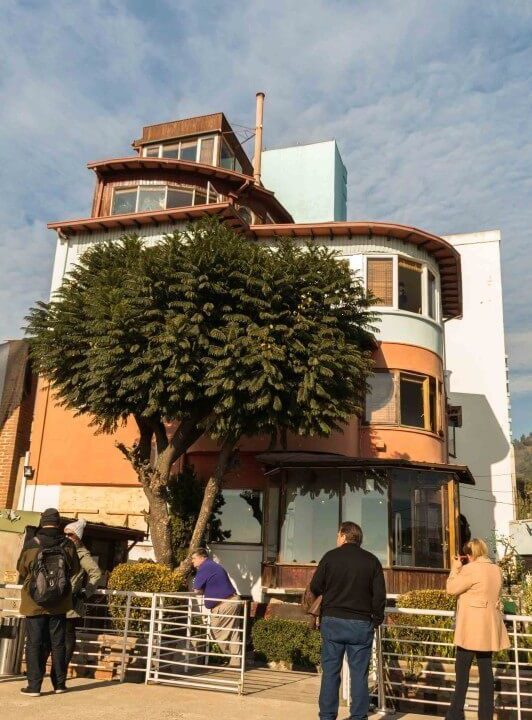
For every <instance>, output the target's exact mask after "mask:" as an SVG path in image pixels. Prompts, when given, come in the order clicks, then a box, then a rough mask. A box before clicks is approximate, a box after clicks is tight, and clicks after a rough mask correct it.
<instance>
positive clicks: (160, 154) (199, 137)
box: [142, 133, 219, 167]
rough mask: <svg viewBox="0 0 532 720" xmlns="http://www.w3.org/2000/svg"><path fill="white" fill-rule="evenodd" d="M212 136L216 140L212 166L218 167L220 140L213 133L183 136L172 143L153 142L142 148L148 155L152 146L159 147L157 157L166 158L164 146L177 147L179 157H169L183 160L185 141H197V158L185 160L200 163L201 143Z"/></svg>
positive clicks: (144, 154)
mask: <svg viewBox="0 0 532 720" xmlns="http://www.w3.org/2000/svg"><path fill="white" fill-rule="evenodd" d="M211 138H212V139H213V140H214V144H213V150H212V166H213V167H217V165H218V166H219V142H218V139H219V135H217V134H212V133H211V134H210V135H197V136H195V137H194V136H193V137H191V138H189V139H187V138H183V139H182V140H177V141H176V142H171V143H153V144H152V145H145V146H144V147H143V148H142V157H148V155H147V151H148V150H149V149H150V148H154V147H157V148H158V154H157V157H158V158H163V159H164V156H163V148H164V147H177V158H169V159H170V160H171V159H175V160H181V145H182V144H183V143H192V142H195V143H196V159H195V160H185V161H184V162H197V163H199V161H200V155H201V143H202V141H203V140H210V139H211ZM152 157H155V156H152ZM217 160H218V163H217ZM203 164H205V163H203ZM208 164H210V163H208Z"/></svg>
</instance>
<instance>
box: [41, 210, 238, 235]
mask: <svg viewBox="0 0 532 720" xmlns="http://www.w3.org/2000/svg"><path fill="white" fill-rule="evenodd" d="M206 215H219V216H220V217H221V218H222V220H223V221H224V222H225V223H227V224H228V225H229V226H230V227H232V228H234V229H239V230H242V231H244V232H249V226H248V225H247V224H246V222H245V221H244V220H243V219H242V218H241V217H240V215H239V214H238V212H237V210H236V208H235V206H234V205H231V204H230V203H218V204H217V205H191V206H190V207H182V208H174V209H171V210H149V211H147V212H142V213H128V214H126V215H108V216H106V217H94V218H83V219H81V220H61V221H59V222H52V223H48V228H49V229H50V230H57V231H58V232H61V233H62V234H64V235H67V236H70V235H77V234H79V233H95V232H101V231H102V230H117V229H118V230H133V231H134V230H138V229H139V228H142V227H145V226H147V225H167V224H168V223H172V222H179V221H185V222H189V221H193V220H198V219H199V218H202V217H205V216H206Z"/></svg>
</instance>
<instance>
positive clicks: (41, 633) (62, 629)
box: [26, 615, 66, 692]
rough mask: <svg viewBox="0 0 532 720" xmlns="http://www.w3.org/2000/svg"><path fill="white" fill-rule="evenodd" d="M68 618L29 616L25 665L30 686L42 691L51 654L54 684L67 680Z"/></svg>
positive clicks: (27, 619) (61, 684)
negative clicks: (66, 643) (66, 645)
mask: <svg viewBox="0 0 532 720" xmlns="http://www.w3.org/2000/svg"><path fill="white" fill-rule="evenodd" d="M65 639H66V617H65V616H64V615H36V616H35V617H27V618H26V666H27V672H26V675H27V678H28V687H29V689H30V690H32V691H33V692H40V691H41V685H42V681H43V678H44V674H45V672H46V660H47V658H48V655H49V654H50V652H51V654H52V673H51V674H52V678H53V682H54V687H63V686H64V684H65V681H66V655H65Z"/></svg>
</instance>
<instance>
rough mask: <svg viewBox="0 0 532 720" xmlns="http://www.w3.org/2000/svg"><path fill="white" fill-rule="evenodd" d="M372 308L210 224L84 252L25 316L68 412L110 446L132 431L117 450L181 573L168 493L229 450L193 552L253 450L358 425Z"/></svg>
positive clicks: (346, 285)
mask: <svg viewBox="0 0 532 720" xmlns="http://www.w3.org/2000/svg"><path fill="white" fill-rule="evenodd" d="M372 320H373V315H372V313H371V308H370V303H369V301H368V299H367V298H366V297H365V295H364V292H363V290H362V288H361V285H360V283H359V281H358V279H357V278H356V277H355V276H354V275H353V273H352V272H351V271H350V270H349V267H348V265H347V263H345V262H342V261H340V260H338V258H337V257H336V256H335V255H334V253H332V252H330V251H328V250H326V249H324V248H320V247H314V246H309V247H306V248H298V247H296V246H295V245H293V244H291V243H289V242H283V243H281V244H279V245H278V246H277V247H275V248H267V247H265V246H262V245H260V244H258V243H253V242H250V241H249V240H247V239H246V238H245V237H244V236H243V235H240V234H236V233H235V232H233V231H232V230H230V229H229V228H228V227H226V226H225V225H223V224H221V223H219V222H218V221H217V220H213V219H207V220H204V221H202V222H199V223H196V224H194V225H191V226H189V227H188V228H187V229H185V230H184V231H182V232H176V233H175V234H173V235H170V236H168V237H166V238H165V239H164V240H163V241H162V242H160V243H158V244H156V245H153V246H148V245H147V244H146V243H144V242H142V241H141V240H139V239H138V238H136V237H124V238H123V239H122V240H121V241H119V242H115V243H112V242H107V243H103V244H99V245H96V246H94V247H92V248H91V249H89V250H88V251H87V252H86V253H85V254H84V255H83V256H82V257H81V260H80V262H79V265H78V266H77V267H76V268H74V270H73V271H72V272H71V273H70V275H69V276H68V277H67V278H66V279H65V280H64V282H63V284H62V286H61V288H60V289H59V291H58V292H57V294H56V296H55V297H54V298H53V300H52V301H51V302H50V303H39V304H38V305H37V306H36V307H34V308H33V309H32V311H31V313H30V315H29V317H28V333H29V335H30V337H31V338H32V353H33V358H34V360H35V361H36V364H37V366H38V368H39V370H40V372H41V373H42V374H43V375H44V376H45V377H46V378H47V379H48V380H49V381H50V383H51V385H52V388H53V390H54V392H55V394H56V396H57V397H58V398H59V401H60V402H62V403H63V404H64V405H65V406H67V407H69V408H71V409H73V410H74V411H76V412H77V413H79V414H86V415H89V416H90V417H91V419H92V422H93V424H94V425H95V426H96V427H97V428H98V429H99V430H100V431H103V432H113V431H114V430H115V429H116V428H117V426H118V425H119V424H120V423H121V422H125V421H126V420H127V419H128V418H131V417H133V418H134V419H135V421H136V423H137V425H138V428H139V440H138V442H137V443H136V444H135V445H134V446H133V447H131V448H128V447H125V446H123V445H120V446H119V447H120V449H121V451H122V452H123V453H124V455H125V456H126V457H127V458H128V460H129V461H130V462H131V464H132V465H133V467H134V469H135V470H136V472H137V474H138V477H139V480H140V482H141V484H142V487H143V489H144V492H145V494H146V496H147V499H148V503H149V515H148V520H149V525H150V532H151V536H152V541H153V545H154V551H155V555H156V558H157V560H158V561H160V562H164V563H167V564H168V565H172V563H173V558H172V540H171V523H170V517H169V514H168V487H169V485H171V483H172V482H173V480H172V478H173V477H174V476H173V475H172V473H171V470H172V466H173V465H174V463H175V462H176V460H177V459H178V458H179V457H180V456H181V455H182V454H183V453H184V452H186V450H187V449H188V448H189V447H190V445H191V444H192V443H194V442H195V441H196V440H197V439H198V438H199V437H200V436H201V435H202V434H204V433H205V434H208V435H209V436H211V437H213V438H215V439H217V440H218V442H219V447H220V453H219V458H218V464H217V468H216V471H215V473H214V474H213V477H211V478H209V480H208V481H207V484H206V486H205V492H204V495H203V500H202V506H201V510H200V513H199V516H198V520H197V523H196V526H195V529H194V532H193V534H192V539H191V548H193V547H197V546H198V545H199V544H200V543H201V541H202V539H203V538H204V537H205V532H206V528H207V524H208V522H209V518H210V517H211V515H212V512H213V507H214V503H215V499H216V496H217V495H218V494H219V492H220V489H221V487H222V481H223V477H224V475H225V473H226V472H227V469H228V468H229V467H230V465H231V463H232V462H233V461H234V457H235V451H236V449H237V446H238V442H239V441H240V439H241V438H242V437H243V436H244V435H248V436H254V435H259V434H266V435H269V436H270V437H271V439H272V444H274V443H275V442H276V441H277V439H278V438H279V437H280V438H281V439H282V438H283V437H284V436H285V435H286V433H287V432H293V433H297V434H300V435H323V436H327V435H329V434H330V433H331V432H332V431H333V430H337V429H341V428H342V427H343V426H344V425H345V423H346V422H347V421H348V419H349V417H350V416H352V415H354V414H355V415H358V414H360V413H361V412H362V408H363V404H364V397H365V392H366V378H367V375H368V373H369V372H370V371H371V367H372V364H371V358H370V347H371V345H372V343H373V335H372V330H373V328H372V325H371V323H372Z"/></svg>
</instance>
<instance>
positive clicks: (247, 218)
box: [237, 205, 253, 225]
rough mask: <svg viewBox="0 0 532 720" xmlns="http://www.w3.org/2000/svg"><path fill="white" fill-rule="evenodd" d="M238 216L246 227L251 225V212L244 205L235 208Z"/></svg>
mask: <svg viewBox="0 0 532 720" xmlns="http://www.w3.org/2000/svg"><path fill="white" fill-rule="evenodd" d="M237 210H238V214H239V215H240V217H241V218H242V220H244V222H246V223H247V224H248V225H253V215H252V213H251V210H250V209H249V208H248V207H246V206H245V205H239V206H238V207H237Z"/></svg>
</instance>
